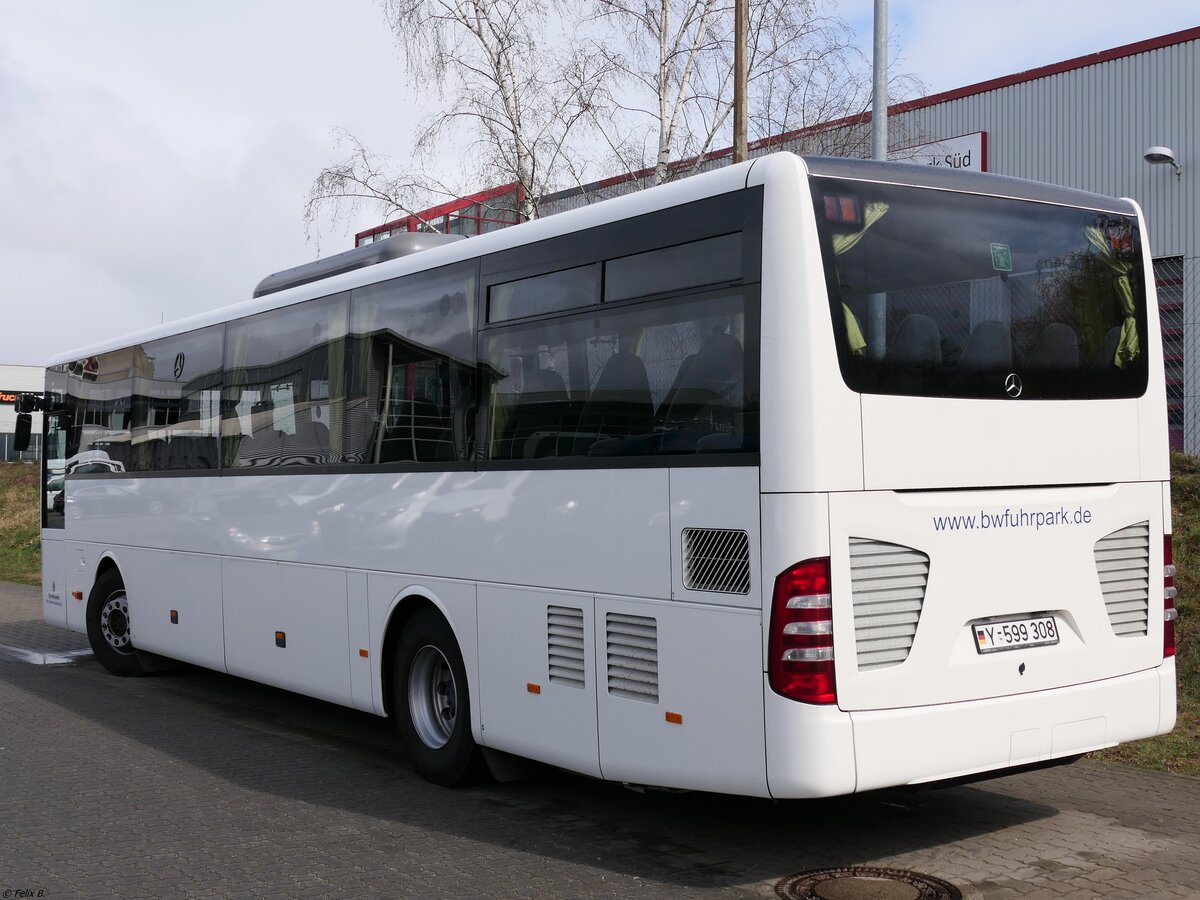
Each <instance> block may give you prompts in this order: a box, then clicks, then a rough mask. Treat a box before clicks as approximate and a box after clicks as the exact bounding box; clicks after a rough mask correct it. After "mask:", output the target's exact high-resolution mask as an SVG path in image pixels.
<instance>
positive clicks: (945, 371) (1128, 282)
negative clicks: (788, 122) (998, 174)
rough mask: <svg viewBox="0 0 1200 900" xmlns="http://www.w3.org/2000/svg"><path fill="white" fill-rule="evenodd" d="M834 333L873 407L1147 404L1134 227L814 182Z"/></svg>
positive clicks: (1043, 210) (921, 193) (996, 202)
mask: <svg viewBox="0 0 1200 900" xmlns="http://www.w3.org/2000/svg"><path fill="white" fill-rule="evenodd" d="M813 201H814V204H815V209H816V214H817V223H818V228H819V230H820V232H821V245H822V252H823V254H824V259H825V272H826V280H827V283H828V287H829V295H830V311H831V314H832V315H833V323H834V333H835V334H836V335H837V336H838V342H839V347H838V351H839V359H840V361H841V368H842V374H843V376H844V378H845V380H846V383H847V384H848V385H849V386H850V387H851V388H852V389H854V390H856V391H859V392H862V393H878V394H907V395H915V396H930V397H975V398H989V397H996V398H1019V399H1084V398H1117V397H1136V396H1140V395H1141V394H1142V393H1144V392H1145V389H1146V380H1147V371H1148V369H1147V363H1146V346H1145V341H1146V298H1145V288H1144V285H1143V279H1142V260H1141V252H1140V246H1141V245H1140V236H1139V234H1138V230H1137V223H1136V221H1135V220H1134V219H1133V218H1132V217H1131V216H1126V215H1121V214H1118V213H1108V212H1097V211H1096V210H1090V209H1077V208H1070V207H1064V206H1056V205H1052V204H1047V203H1035V202H1031V201H1025V200H1012V199H1004V198H999V197H988V196H978V195H973V194H963V193H952V192H948V191H940V190H931V189H925V188H915V187H905V186H900V185H888V184H878V183H865V182H852V181H840V180H835V179H828V178H817V179H814V180H813Z"/></svg>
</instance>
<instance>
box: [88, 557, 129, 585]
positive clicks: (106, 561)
mask: <svg viewBox="0 0 1200 900" xmlns="http://www.w3.org/2000/svg"><path fill="white" fill-rule="evenodd" d="M109 569H116V570H117V575H119V576H120V578H121V583H122V584H124V583H125V575H124V573H123V572H122V571H121V564H120V563H119V562H117V557H116V555H115V554H114V553H113V552H112V551H111V550H106V551H104V553H103V554H101V556H100V561H99V562H97V563H96V571H95V572H93V573H92V584H93V585H95V583H96V582H97V581H99V580H100V577H101V576H102V575H104V573H106V572H107V571H108V570H109Z"/></svg>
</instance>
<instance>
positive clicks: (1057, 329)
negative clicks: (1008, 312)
mask: <svg viewBox="0 0 1200 900" xmlns="http://www.w3.org/2000/svg"><path fill="white" fill-rule="evenodd" d="M1113 352H1114V353H1115V352H1116V347H1115V346H1114V347H1113ZM1029 364H1030V366H1032V367H1033V368H1035V369H1077V368H1079V336H1078V335H1077V334H1075V329H1074V328H1072V327H1071V326H1070V325H1067V324H1066V323H1065V322H1051V323H1050V324H1049V325H1047V326H1046V327H1045V328H1044V329H1042V333H1041V334H1040V335H1039V336H1038V342H1037V346H1036V347H1034V348H1033V353H1032V354H1031V355H1030V357H1029Z"/></svg>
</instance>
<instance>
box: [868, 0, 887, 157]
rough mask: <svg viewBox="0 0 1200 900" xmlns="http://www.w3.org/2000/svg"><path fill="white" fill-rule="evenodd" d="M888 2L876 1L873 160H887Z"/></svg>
mask: <svg viewBox="0 0 1200 900" xmlns="http://www.w3.org/2000/svg"><path fill="white" fill-rule="evenodd" d="M887 51H888V40H887V0H875V47H874V51H873V55H872V66H871V68H872V76H873V77H872V87H871V159H887V125H888V122H887V107H888V102H887V101H888V91H887V83H888V75H887Z"/></svg>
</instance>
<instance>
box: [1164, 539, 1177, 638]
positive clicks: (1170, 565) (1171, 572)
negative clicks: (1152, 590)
mask: <svg viewBox="0 0 1200 900" xmlns="http://www.w3.org/2000/svg"><path fill="white" fill-rule="evenodd" d="M1178 618H1179V611H1178V610H1176V609H1175V557H1174V554H1173V553H1172V552H1171V536H1170V535H1169V534H1164V535H1163V659H1166V658H1167V657H1168V656H1174V655H1175V620H1176V619H1178Z"/></svg>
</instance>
